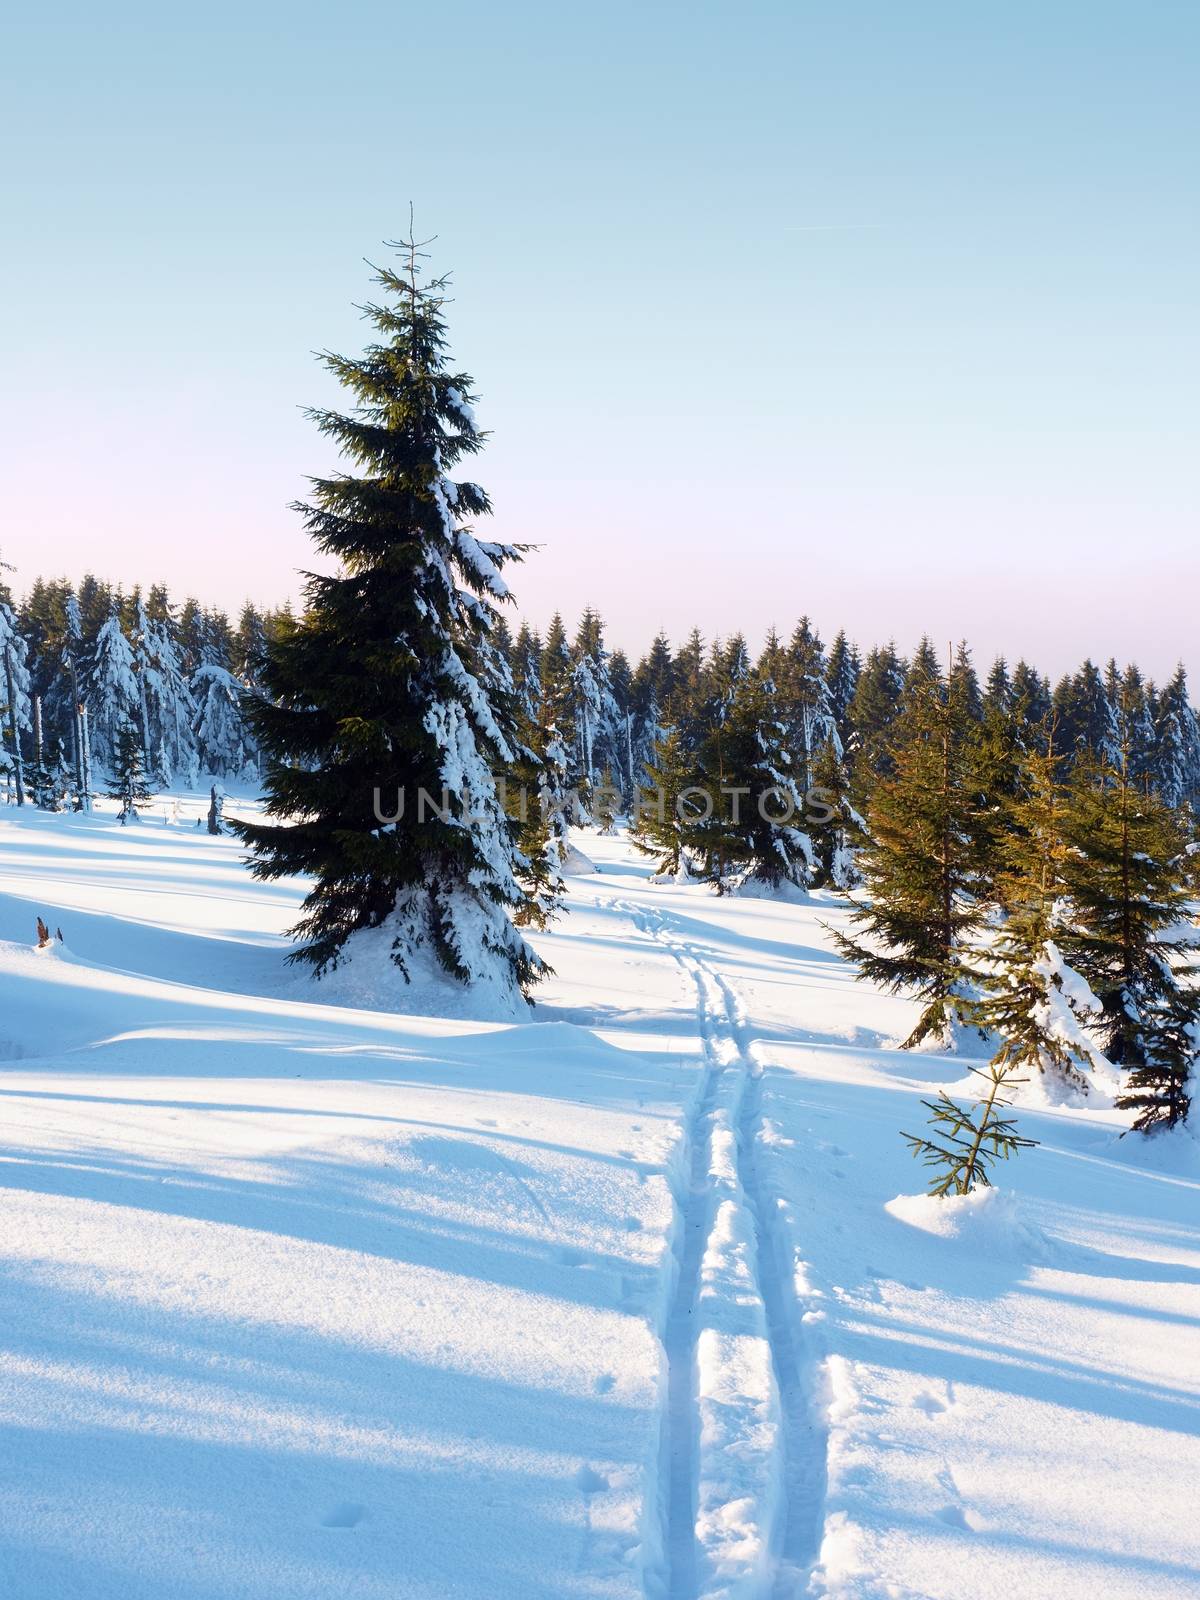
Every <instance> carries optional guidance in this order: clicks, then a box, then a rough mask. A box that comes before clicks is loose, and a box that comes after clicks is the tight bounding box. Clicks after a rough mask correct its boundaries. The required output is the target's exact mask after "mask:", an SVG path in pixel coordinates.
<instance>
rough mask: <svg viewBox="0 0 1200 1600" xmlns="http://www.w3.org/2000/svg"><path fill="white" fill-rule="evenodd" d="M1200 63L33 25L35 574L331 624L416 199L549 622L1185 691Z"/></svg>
mask: <svg viewBox="0 0 1200 1600" xmlns="http://www.w3.org/2000/svg"><path fill="white" fill-rule="evenodd" d="M1198 64H1200V7H1197V6H1196V5H1195V4H1194V0H1183V3H1173V0H1149V3H1148V0H1122V3H1114V0H1086V3H1084V0H1055V3H1054V4H1053V5H1046V4H1045V0H1005V3H1003V4H1001V3H999V0H994V3H984V0H978V3H973V4H969V5H964V4H962V0H944V3H935V0H905V3H904V4H903V5H901V4H897V3H896V0H837V3H831V0H822V3H820V4H816V3H810V0H792V3H790V4H779V3H774V0H742V3H738V4H733V3H722V4H712V3H706V0H692V3H689V4H675V3H666V4H663V3H655V0H636V3H628V0H608V3H606V4H604V5H603V6H597V5H593V4H579V3H576V4H563V3H562V0H558V3H533V0H508V3H506V4H504V5H496V4H495V3H494V0H491V3H483V0H459V3H458V4H456V5H455V6H453V7H448V6H431V5H429V4H428V3H427V0H426V3H422V4H420V5H414V4H410V3H408V0H387V3H374V0H347V3H344V4H341V5H338V6H330V5H327V4H323V5H312V4H306V3H295V0H292V3H289V4H287V5H280V4H274V3H271V0H263V3H245V0H243V3H242V4H239V5H231V4H227V3H225V0H213V3H209V4H206V5H205V6H203V7H199V6H193V7H186V8H185V7H180V6H165V5H162V4H161V3H155V4H154V5H140V4H137V5H131V4H122V3H121V0H114V3H113V4H111V5H108V6H105V7H102V8H98V7H95V6H92V5H88V6H84V5H81V4H78V3H76V0H65V3H63V4H60V5H58V6H56V7H54V8H49V7H40V8H35V7H32V6H27V7H24V8H23V14H18V13H17V12H16V11H15V9H11V8H10V10H9V12H8V14H7V17H6V20H5V21H4V24H3V34H2V36H0V149H2V150H3V152H4V154H3V159H2V166H0V171H2V173H3V179H2V182H3V199H4V203H3V206H2V207H0V334H2V337H3V350H4V361H3V370H4V374H5V380H6V381H5V382H4V383H3V384H0V472H2V474H3V498H2V499H0V551H2V552H3V556H4V558H5V559H6V560H8V561H9V562H11V563H13V564H14V565H15V566H16V568H17V579H16V586H17V588H18V589H21V588H22V587H23V586H24V585H25V584H27V583H28V581H29V580H31V579H32V578H33V576H34V575H35V574H37V573H38V572H41V573H44V574H47V575H49V574H67V575H71V576H77V575H78V574H80V573H81V572H82V571H84V570H86V569H88V568H90V569H92V570H95V571H96V572H98V573H99V574H101V575H104V576H109V577H111V578H113V579H114V580H121V581H123V582H125V583H126V584H131V583H133V582H135V581H138V580H140V581H142V582H143V583H149V582H153V581H158V580H162V581H166V582H168V583H169V584H170V585H171V586H172V588H173V589H174V590H177V591H179V592H180V593H184V592H193V593H196V594H198V595H199V596H200V597H201V598H202V599H204V600H206V601H210V602H213V603H218V604H221V605H224V606H228V607H231V608H232V607H235V606H236V605H237V604H238V603H239V602H240V601H241V600H242V598H243V597H245V596H247V595H248V596H251V597H253V598H255V599H257V600H258V601H260V602H262V603H273V602H276V601H278V600H280V599H282V598H284V597H285V596H288V595H295V594H296V593H297V592H298V590H299V586H300V579H299V578H298V576H297V573H298V571H299V570H301V569H303V568H305V567H306V566H310V565H313V564H314V557H313V555H312V553H311V551H310V547H309V545H308V542H307V539H306V536H305V534H304V531H303V528H302V526H301V524H300V519H299V518H298V517H297V516H296V515H295V513H293V512H291V511H290V510H289V509H288V506H289V503H290V502H291V501H293V500H294V499H296V498H298V497H299V496H302V495H303V493H304V489H305V480H306V476H307V475H308V474H310V473H317V472H321V471H323V470H325V469H327V468H328V467H329V466H330V465H331V464H332V462H331V459H330V457H329V454H328V447H327V446H326V445H325V444H324V443H323V442H322V441H321V440H320V439H319V438H318V436H317V435H316V433H315V430H314V428H313V427H312V425H311V423H310V422H308V421H307V420H306V419H305V418H304V416H303V411H302V408H303V407H304V406H306V405H322V404H330V403H332V404H335V405H336V404H337V403H338V393H337V391H336V390H335V389H334V388H333V386H332V380H331V379H329V378H328V377H327V376H326V375H325V374H324V373H323V372H322V371H321V369H320V368H319V366H318V365H317V363H316V362H315V360H314V359H313V352H314V351H315V350H319V349H322V348H326V349H335V350H341V351H344V352H347V353H350V352H353V351H355V350H356V349H358V348H361V345H362V344H363V342H364V341H365V337H366V331H365V329H364V328H363V326H362V323H361V321H360V318H359V314H358V312H357V311H356V310H355V305H356V303H357V302H361V301H362V300H363V299H365V298H367V296H368V295H369V293H370V283H369V277H370V269H369V267H368V266H367V264H366V260H367V259H371V260H379V259H380V258H381V257H382V256H383V255H384V254H385V250H384V245H383V241H384V240H387V239H393V238H395V237H396V236H397V235H398V234H400V233H402V232H403V231H405V229H406V227H407V222H408V210H409V204H410V202H411V203H412V204H413V206H414V207H415V214H416V221H417V229H418V232H419V233H424V234H436V236H437V238H436V242H435V243H434V244H433V245H432V246H431V251H432V257H433V260H432V265H433V266H435V267H437V268H438V269H446V270H451V271H452V272H453V275H454V290H453V294H454V302H453V304H452V305H451V306H450V307H449V310H448V315H449V320H450V327H451V336H452V342H453V353H454V357H455V360H456V363H458V364H460V365H461V366H462V367H464V368H466V369H467V370H468V371H470V372H471V373H472V374H473V375H474V378H475V382H476V387H477V390H478V393H479V396H480V403H479V406H478V412H479V420H480V423H481V425H482V426H484V427H486V428H488V429H489V430H490V431H491V435H492V437H491V441H490V443H489V446H488V449H487V451H486V453H485V454H484V455H483V456H482V457H481V458H479V461H478V462H477V463H476V464H475V465H474V466H473V469H472V471H473V475H474V476H476V477H478V479H479V481H480V482H481V483H483V484H484V486H485V487H486V488H487V490H488V492H489V494H490V495H491V497H492V500H493V503H494V506H495V516H494V517H493V518H492V525H491V528H490V529H489V530H488V532H489V533H490V535H491V536H492V537H499V538H507V539H514V540H524V541H530V542H532V543H534V544H536V545H537V546H538V547H539V548H538V549H537V550H536V551H535V552H534V553H532V554H531V555H530V556H529V557H528V559H527V561H526V563H525V565H524V567H523V568H522V569H521V570H520V572H519V573H518V574H517V575H516V576H515V577H514V582H513V587H514V589H515V591H516V594H517V599H518V602H519V606H518V610H519V613H520V614H522V615H524V616H527V617H528V618H529V619H530V620H531V621H534V622H536V623H538V624H542V625H544V623H545V622H546V620H547V619H548V618H549V616H550V615H551V614H552V612H553V611H554V610H555V609H556V608H558V609H561V610H562V611H563V612H564V614H565V615H566V616H567V618H568V619H569V620H570V619H572V618H574V616H575V615H576V614H577V613H578V612H579V611H580V610H581V609H582V608H583V607H584V606H585V605H592V606H594V607H596V608H598V609H599V610H600V612H601V613H602V615H603V616H604V617H605V619H606V621H607V624H608V632H609V638H610V642H611V643H613V644H617V645H622V646H624V647H625V648H626V649H627V650H630V651H633V652H637V651H640V650H641V649H643V648H644V647H645V646H646V644H647V643H648V642H649V640H650V638H651V637H652V635H653V634H654V633H655V632H656V631H657V630H658V629H660V628H661V629H663V630H665V631H666V633H667V634H668V636H670V637H671V638H673V639H675V640H679V639H681V638H682V637H683V636H684V635H685V634H686V633H687V632H688V630H689V629H690V628H691V627H692V626H699V627H700V628H701V629H702V630H703V632H704V633H705V635H706V636H707V637H709V638H711V637H713V636H714V635H716V634H726V635H727V634H728V633H729V632H731V631H733V630H734V629H737V628H740V629H742V630H743V631H745V632H746V633H747V635H748V636H749V637H750V638H751V640H752V641H755V640H757V639H760V638H761V636H762V633H763V631H764V630H765V629H766V628H767V627H769V626H770V625H772V624H773V625H775V626H777V627H778V628H780V629H781V630H789V629H790V628H791V626H792V624H793V622H794V621H795V619H796V618H797V617H798V616H799V615H800V614H801V613H807V614H809V615H810V616H811V617H812V618H813V620H814V621H815V623H816V624H817V625H818V626H819V627H820V628H821V629H822V631H823V632H824V633H825V635H826V637H828V636H829V635H831V634H832V633H833V632H835V631H836V630H837V628H839V627H843V626H844V627H845V628H846V630H847V631H848V633H849V634H850V635H851V636H852V637H853V638H856V639H858V640H859V641H860V642H861V643H862V644H864V645H866V644H869V643H871V642H873V641H875V640H882V639H886V638H889V637H893V638H895V639H896V641H897V642H898V643H899V644H900V646H901V647H902V648H909V647H911V645H912V644H913V643H914V642H915V640H916V639H917V638H918V637H919V636H920V635H921V634H922V633H928V634H930V635H931V636H932V637H933V638H934V639H935V640H938V641H941V640H944V639H945V640H948V639H951V638H954V639H958V638H960V637H966V638H968V639H970V640H971V641H972V644H973V646H974V648H975V653H976V656H977V658H978V659H979V660H980V662H981V664H984V665H986V663H987V661H988V660H990V658H991V656H992V655H993V654H995V653H996V652H998V651H1001V650H1002V651H1004V652H1005V653H1006V654H1007V655H1008V656H1009V657H1010V659H1013V658H1016V657H1017V656H1020V655H1025V656H1028V657H1030V658H1032V659H1034V660H1036V661H1037V662H1038V663H1039V664H1041V665H1042V666H1043V668H1044V670H1046V671H1048V672H1051V673H1057V672H1059V671H1061V670H1064V669H1065V668H1066V667H1068V666H1070V665H1072V664H1074V663H1075V662H1077V661H1078V660H1080V659H1081V658H1082V657H1083V656H1084V655H1085V654H1090V655H1092V656H1094V657H1097V658H1101V659H1103V658H1107V656H1109V655H1110V654H1116V655H1117V656H1119V657H1120V658H1122V659H1125V658H1129V657H1135V658H1136V659H1138V660H1139V661H1140V662H1141V664H1142V665H1143V667H1144V668H1145V669H1146V670H1147V671H1149V672H1151V673H1153V674H1155V675H1156V676H1159V677H1162V676H1164V675H1165V674H1166V673H1168V672H1169V671H1170V670H1171V668H1172V667H1173V665H1174V663H1175V661H1176V659H1177V658H1179V657H1183V658H1185V659H1187V658H1189V657H1192V658H1195V657H1197V655H1198V652H1197V651H1196V650H1195V649H1194V647H1193V639H1194V635H1195V617H1196V605H1197V595H1198V594H1200V585H1198V582H1197V579H1198V577H1200V556H1198V554H1197V538H1196V534H1197V525H1198V521H1200V518H1198V513H1200V482H1198V475H1200V474H1198V463H1200V450H1198V449H1197V427H1198V423H1200V314H1198V309H1197V285H1198V284H1200V206H1198V205H1197V199H1198V195H1197V187H1198V182H1197V179H1198V173H1197V165H1198V157H1197V151H1198V150H1200V92H1198V89H1200V85H1198V82H1197V79H1198V76H1200V65H1198ZM1196 665H1197V668H1198V669H1200V660H1197V662H1196Z"/></svg>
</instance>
